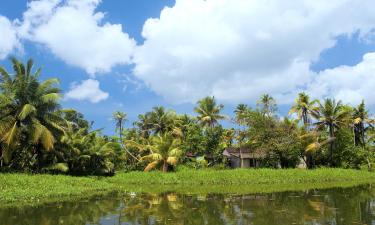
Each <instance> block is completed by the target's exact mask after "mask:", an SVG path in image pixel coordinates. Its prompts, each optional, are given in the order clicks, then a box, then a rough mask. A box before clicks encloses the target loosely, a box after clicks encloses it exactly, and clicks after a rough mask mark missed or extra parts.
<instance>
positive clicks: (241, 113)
mask: <svg viewBox="0 0 375 225" xmlns="http://www.w3.org/2000/svg"><path fill="white" fill-rule="evenodd" d="M248 110H249V107H248V106H247V105H246V104H238V105H237V107H236V109H235V110H234V114H235V121H236V123H237V124H239V125H243V124H244V122H245V121H244V119H245V116H246V113H247V112H248Z"/></svg>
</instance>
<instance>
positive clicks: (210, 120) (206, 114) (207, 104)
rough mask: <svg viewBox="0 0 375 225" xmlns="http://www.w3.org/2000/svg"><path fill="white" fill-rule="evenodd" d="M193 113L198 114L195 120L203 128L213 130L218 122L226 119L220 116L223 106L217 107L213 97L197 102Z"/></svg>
mask: <svg viewBox="0 0 375 225" xmlns="http://www.w3.org/2000/svg"><path fill="white" fill-rule="evenodd" d="M197 104H198V105H197V106H196V107H195V108H194V111H195V112H196V113H197V114H198V116H197V119H198V121H199V123H200V124H201V125H202V126H203V127H210V128H213V127H214V126H215V125H216V124H217V123H218V121H219V120H222V119H226V118H227V116H225V115H222V114H220V111H221V110H222V109H223V108H224V105H222V104H220V105H218V104H217V103H216V100H215V97H205V98H203V99H201V100H199V101H198V103H197Z"/></svg>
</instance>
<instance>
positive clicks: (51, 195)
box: [0, 169, 375, 206]
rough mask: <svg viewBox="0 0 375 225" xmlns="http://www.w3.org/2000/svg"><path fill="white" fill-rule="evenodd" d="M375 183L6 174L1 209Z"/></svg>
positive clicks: (303, 173) (351, 173) (343, 176)
mask: <svg viewBox="0 0 375 225" xmlns="http://www.w3.org/2000/svg"><path fill="white" fill-rule="evenodd" d="M374 181H375V173H370V172H367V171H360V170H346V169H316V170H300V169H288V170H281V169H280V170H272V169H257V170H253V169H250V170H245V169H238V170H208V169H206V170H181V171H178V172H174V173H167V174H164V173H161V172H151V173H144V172H131V173H118V174H116V175H115V176H114V177H71V176H63V175H27V174H0V206H9V205H34V204H42V203H47V202H56V201H66V200H75V199H82V198H88V197H92V196H94V195H102V194H106V193H111V192H129V191H136V192H155V193H157V192H165V191H176V192H181V193H257V192H276V191H288V190H305V189H310V188H330V187H346V186H354V185H359V184H364V183H372V182H374Z"/></svg>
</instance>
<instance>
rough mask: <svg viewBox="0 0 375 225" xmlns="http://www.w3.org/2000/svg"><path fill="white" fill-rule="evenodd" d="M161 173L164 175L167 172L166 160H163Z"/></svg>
mask: <svg viewBox="0 0 375 225" xmlns="http://www.w3.org/2000/svg"><path fill="white" fill-rule="evenodd" d="M163 172H164V173H166V172H168V163H167V160H164V162H163Z"/></svg>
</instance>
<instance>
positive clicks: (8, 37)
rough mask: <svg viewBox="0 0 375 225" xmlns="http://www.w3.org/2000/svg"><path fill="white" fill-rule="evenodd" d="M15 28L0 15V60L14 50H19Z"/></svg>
mask: <svg viewBox="0 0 375 225" xmlns="http://www.w3.org/2000/svg"><path fill="white" fill-rule="evenodd" d="M20 46H21V45H20V43H19V40H18V37H17V32H16V28H15V26H14V25H13V23H12V22H11V21H9V20H8V18H6V17H4V16H1V15H0V60H2V59H4V58H5V57H7V56H8V54H9V53H11V52H12V51H13V50H15V49H20Z"/></svg>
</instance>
